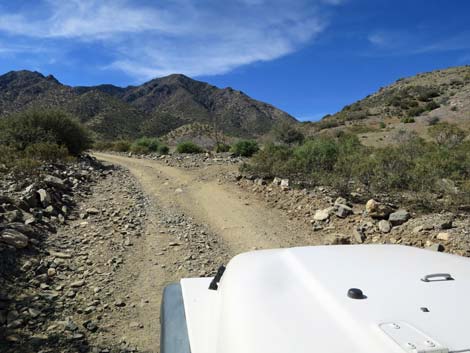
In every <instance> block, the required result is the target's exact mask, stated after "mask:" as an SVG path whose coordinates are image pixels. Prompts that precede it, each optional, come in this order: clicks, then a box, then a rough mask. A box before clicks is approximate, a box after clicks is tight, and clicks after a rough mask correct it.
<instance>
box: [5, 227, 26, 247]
mask: <svg viewBox="0 0 470 353" xmlns="http://www.w3.org/2000/svg"><path fill="white" fill-rule="evenodd" d="M0 240H1V241H3V242H4V243H6V244H9V245H12V246H14V247H15V248H17V249H22V248H25V247H27V246H28V243H29V239H28V237H27V236H26V235H24V234H22V233H20V232H18V231H17V230H14V229H6V230H4V231H3V232H2V233H1V236H0Z"/></svg>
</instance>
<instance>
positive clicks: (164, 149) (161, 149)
mask: <svg viewBox="0 0 470 353" xmlns="http://www.w3.org/2000/svg"><path fill="white" fill-rule="evenodd" d="M157 152H158V154H161V155H164V154H168V153H169V152H170V148H169V147H168V146H167V145H160V146H158V150H157Z"/></svg>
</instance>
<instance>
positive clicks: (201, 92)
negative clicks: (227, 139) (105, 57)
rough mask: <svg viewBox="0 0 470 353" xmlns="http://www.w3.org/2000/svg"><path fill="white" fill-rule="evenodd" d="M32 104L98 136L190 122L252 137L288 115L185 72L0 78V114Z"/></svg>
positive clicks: (29, 74)
mask: <svg viewBox="0 0 470 353" xmlns="http://www.w3.org/2000/svg"><path fill="white" fill-rule="evenodd" d="M31 107H47V108H60V109H63V110H66V111H68V112H70V113H72V114H74V115H76V116H77V117H79V118H80V120H82V121H83V122H84V123H85V124H86V125H87V126H89V127H90V128H91V129H92V130H93V131H94V132H95V133H96V135H97V136H98V137H99V138H104V139H116V138H135V137H137V136H139V135H143V134H146V135H149V134H150V135H157V136H158V135H163V134H165V133H168V132H170V131H171V130H173V129H175V128H178V127H179V126H183V125H186V124H191V123H203V124H210V125H212V126H218V128H219V129H222V130H223V132H224V133H227V134H230V135H234V136H240V137H253V136H259V135H262V134H264V133H266V132H268V131H269V130H270V129H271V127H272V126H273V124H274V123H276V122H277V121H279V120H287V121H295V119H294V118H293V117H292V116H290V115H289V114H287V113H285V112H283V111H281V110H279V109H277V108H275V107H273V106H271V105H269V104H266V103H263V102H259V101H256V100H254V99H252V98H250V97H248V96H247V95H245V94H244V93H243V92H240V91H236V90H233V89H232V88H224V89H219V88H217V87H215V86H211V85H209V84H207V83H205V82H200V81H196V80H193V79H191V78H189V77H186V76H184V75H170V76H167V77H162V78H158V79H154V80H151V81H149V82H147V83H144V84H143V85H141V86H129V87H126V88H121V87H116V86H113V85H99V86H94V87H70V86H67V85H63V84H61V83H60V82H59V81H58V80H57V79H55V78H54V77H53V76H47V77H46V76H43V75H42V74H40V73H38V72H31V71H12V72H9V73H7V74H5V75H3V76H0V116H2V115H8V114H11V113H14V112H18V111H22V110H24V109H28V108H31Z"/></svg>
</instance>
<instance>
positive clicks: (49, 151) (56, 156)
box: [24, 142, 70, 162]
mask: <svg viewBox="0 0 470 353" xmlns="http://www.w3.org/2000/svg"><path fill="white" fill-rule="evenodd" d="M24 152H25V155H26V157H27V158H30V159H36V160H40V161H44V162H58V161H64V160H66V159H68V157H69V156H70V155H69V153H68V151H67V149H66V148H65V146H59V145H57V144H55V143H48V142H41V143H35V144H32V145H29V146H28V147H26V149H25V151H24Z"/></svg>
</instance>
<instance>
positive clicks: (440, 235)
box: [436, 232, 450, 241]
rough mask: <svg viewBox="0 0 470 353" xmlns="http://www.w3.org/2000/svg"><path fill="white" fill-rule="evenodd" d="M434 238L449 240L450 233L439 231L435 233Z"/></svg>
mask: <svg viewBox="0 0 470 353" xmlns="http://www.w3.org/2000/svg"><path fill="white" fill-rule="evenodd" d="M436 238H437V239H439V240H443V241H449V239H450V233H446V232H441V233H439V234H437V236H436Z"/></svg>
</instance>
